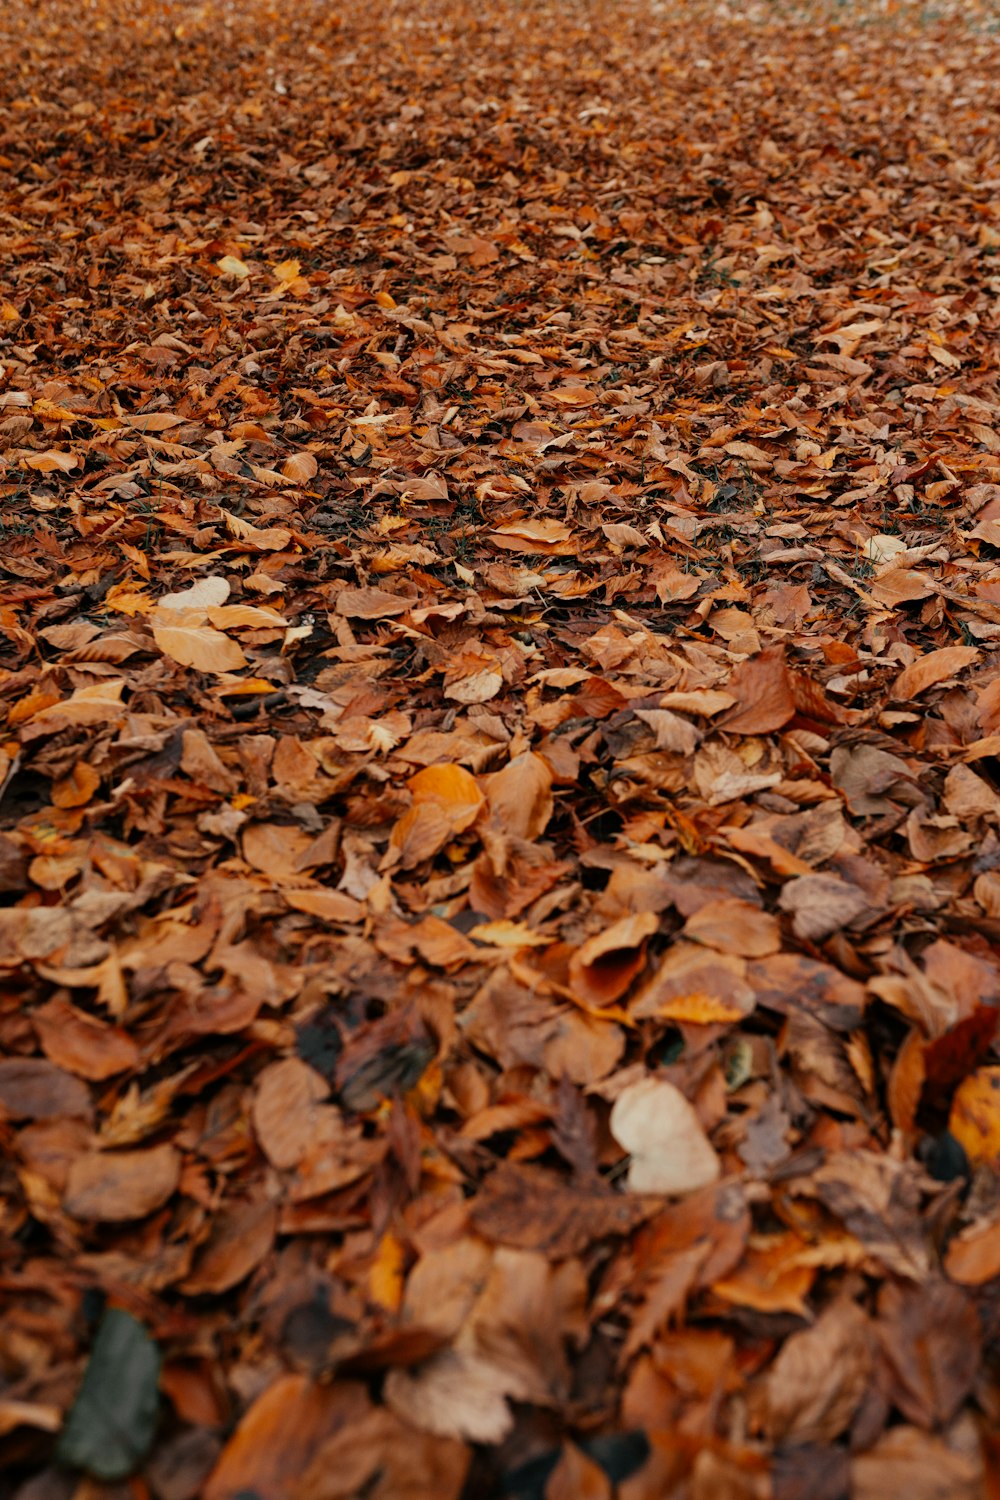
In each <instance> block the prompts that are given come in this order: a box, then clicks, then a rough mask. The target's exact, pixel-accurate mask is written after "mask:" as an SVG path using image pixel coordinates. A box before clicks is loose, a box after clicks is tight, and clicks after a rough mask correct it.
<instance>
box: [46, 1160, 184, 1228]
mask: <svg viewBox="0 0 1000 1500" xmlns="http://www.w3.org/2000/svg"><path fill="white" fill-rule="evenodd" d="M180 1170H181V1159H180V1156H179V1155H178V1153H177V1152H176V1151H175V1150H174V1148H173V1146H166V1145H164V1146H151V1147H150V1148H149V1149H148V1150H145V1151H92V1152H89V1153H88V1154H87V1155H84V1156H81V1157H79V1158H78V1159H77V1160H76V1161H74V1162H73V1163H72V1165H71V1166H70V1169H69V1176H68V1179H67V1182H66V1191H65V1193H64V1195H63V1206H64V1208H65V1209H66V1212H67V1213H68V1214H69V1215H70V1217H71V1218H74V1219H82V1220H94V1221H95V1222H96V1223H99V1224H115V1223H120V1222H121V1221H123V1220H126V1219H141V1218H144V1217H145V1216H146V1214H150V1213H152V1212H153V1211H154V1209H157V1208H160V1207H161V1206H162V1205H163V1204H164V1203H166V1202H167V1200H168V1198H170V1197H171V1196H172V1194H173V1192H174V1189H175V1188H176V1187H177V1184H178V1182H179V1180H180Z"/></svg>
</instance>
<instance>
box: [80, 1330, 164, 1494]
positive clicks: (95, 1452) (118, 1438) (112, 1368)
mask: <svg viewBox="0 0 1000 1500" xmlns="http://www.w3.org/2000/svg"><path fill="white" fill-rule="evenodd" d="M160 1364H161V1355H160V1351H159V1349H158V1348H157V1346H156V1344H155V1343H154V1342H153V1340H152V1339H151V1338H150V1336H149V1334H148V1333H147V1332H146V1330H145V1328H144V1327H143V1326H142V1324H141V1323H140V1322H138V1321H137V1320H136V1319H135V1318H134V1317H133V1316H132V1315H131V1313H129V1312H126V1311H125V1309H124V1308H121V1307H109V1308H108V1309H107V1310H106V1312H105V1313H104V1315H103V1316H102V1318H101V1321H100V1325H99V1326H98V1329H97V1337H96V1338H95V1339H94V1344H93V1348H92V1349H91V1351H90V1359H89V1360H88V1361H87V1368H86V1370H85V1371H84V1375H83V1384H82V1385H81V1386H80V1389H79V1391H78V1392H77V1395H76V1400H75V1401H74V1402H73V1406H72V1408H71V1409H70V1412H69V1415H68V1416H67V1418H66V1425H65V1426H64V1428H63V1430H62V1433H61V1434H60V1437H59V1444H58V1447H57V1450H56V1451H57V1455H58V1458H59V1461H60V1462H61V1463H63V1464H66V1465H68V1466H69V1467H70V1468H74V1469H85V1470H86V1471H87V1473H88V1474H92V1475H93V1476H94V1477H95V1478H96V1479H107V1480H116V1479H125V1478H126V1477H127V1476H128V1475H129V1474H131V1473H133V1471H134V1470H135V1469H137V1468H138V1467H139V1465H140V1464H141V1463H142V1460H143V1459H144V1458H145V1457H146V1454H147V1453H148V1452H149V1449H150V1448H151V1446H152V1444H153V1439H154V1437H155V1436H156V1428H157V1424H158V1421H159V1415H160V1396H159V1380H160Z"/></svg>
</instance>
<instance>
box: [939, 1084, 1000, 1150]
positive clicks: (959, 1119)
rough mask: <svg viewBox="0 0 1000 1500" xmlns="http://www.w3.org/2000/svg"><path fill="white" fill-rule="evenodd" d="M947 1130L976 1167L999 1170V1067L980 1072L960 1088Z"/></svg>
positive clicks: (956, 1094)
mask: <svg viewBox="0 0 1000 1500" xmlns="http://www.w3.org/2000/svg"><path fill="white" fill-rule="evenodd" d="M948 1128H949V1130H950V1131H951V1133H952V1135H953V1136H954V1137H955V1139H956V1140H957V1141H958V1142H959V1144H960V1145H961V1146H962V1147H963V1149H964V1151H965V1154H966V1156H967V1157H968V1158H969V1161H970V1162H971V1163H972V1165H973V1166H980V1165H991V1166H1000V1067H993V1068H977V1070H976V1072H975V1073H970V1074H969V1076H968V1078H966V1079H965V1080H964V1082H962V1083H960V1084H959V1086H958V1088H957V1089H956V1090H955V1097H954V1099H953V1100H952V1104H951V1115H950V1118H949V1120H948Z"/></svg>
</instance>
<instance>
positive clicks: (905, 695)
mask: <svg viewBox="0 0 1000 1500" xmlns="http://www.w3.org/2000/svg"><path fill="white" fill-rule="evenodd" d="M978 660H979V651H978V650H977V648H976V647H975V646H942V647H941V649H940V651H928V653H927V655H926V656H918V657H917V659H916V661H914V662H911V663H910V665H909V666H908V667H904V668H903V670H902V672H900V674H899V676H898V677H897V678H896V681H895V682H894V683H893V685H892V696H893V697H894V698H895V699H896V700H897V701H898V702H901V703H905V702H906V701H907V700H908V699H910V698H916V697H917V696H918V695H919V694H920V693H925V692H926V691H927V689H928V688H931V687H936V685H937V684H938V683H939V682H947V681H948V679H949V677H955V676H957V674H958V673H959V672H961V671H963V670H964V669H965V668H966V667H968V666H971V664H972V663H973V662H974V661H978Z"/></svg>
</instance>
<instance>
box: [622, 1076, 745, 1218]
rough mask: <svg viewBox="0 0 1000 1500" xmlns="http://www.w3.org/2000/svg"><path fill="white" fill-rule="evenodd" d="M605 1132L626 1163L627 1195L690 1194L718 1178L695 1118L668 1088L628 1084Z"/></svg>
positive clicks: (652, 1082) (652, 1081)
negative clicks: (626, 1156) (608, 1132)
mask: <svg viewBox="0 0 1000 1500" xmlns="http://www.w3.org/2000/svg"><path fill="white" fill-rule="evenodd" d="M610 1129H611V1134H612V1135H613V1136H614V1138H615V1140H616V1141H617V1142H618V1144H619V1146H621V1148H622V1150H623V1151H627V1152H628V1153H629V1155H630V1157H631V1160H630V1162H629V1169H628V1186H629V1190H630V1192H633V1193H665V1194H682V1193H693V1192H696V1191H697V1189H698V1188H703V1187H706V1186H707V1185H708V1184H709V1183H711V1182H715V1181H716V1180H717V1178H718V1177H719V1176H720V1175H721V1171H722V1168H721V1164H720V1162H719V1158H718V1156H717V1155H716V1153H715V1151H714V1150H713V1149H712V1147H711V1145H710V1144H709V1141H708V1138H707V1137H706V1135H705V1132H704V1131H703V1130H702V1128H701V1123H700V1121H699V1119H698V1116H697V1114H696V1113H695V1111H694V1109H693V1108H692V1106H691V1105H690V1104H689V1103H688V1101H687V1100H686V1099H685V1098H684V1095H683V1094H682V1093H681V1092H680V1090H679V1089H676V1088H675V1087H674V1085H673V1084H672V1083H663V1082H661V1081H660V1080H659V1079H656V1078H644V1079H643V1080H642V1081H641V1082H639V1083H633V1084H630V1085H629V1087H628V1088H626V1089H624V1090H623V1091H622V1092H621V1093H620V1094H619V1095H618V1098H617V1099H616V1100H615V1102H614V1107H613V1108H612V1111H611V1121H610Z"/></svg>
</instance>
